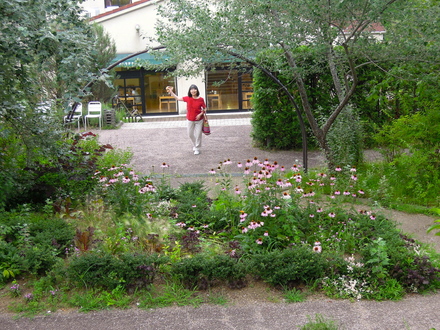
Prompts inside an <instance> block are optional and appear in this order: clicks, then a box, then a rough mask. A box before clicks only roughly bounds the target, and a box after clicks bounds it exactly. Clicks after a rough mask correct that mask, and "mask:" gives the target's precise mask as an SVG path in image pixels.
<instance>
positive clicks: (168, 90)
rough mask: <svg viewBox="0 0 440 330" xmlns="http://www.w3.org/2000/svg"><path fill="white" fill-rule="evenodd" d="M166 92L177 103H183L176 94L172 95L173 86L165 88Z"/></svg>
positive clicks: (181, 98)
mask: <svg viewBox="0 0 440 330" xmlns="http://www.w3.org/2000/svg"><path fill="white" fill-rule="evenodd" d="M166 90H167V92H168V93H170V95H171V96H172V97H174V98H175V99H176V100H177V101H183V97H180V96H177V95H176V94H174V92H173V86H167V87H166Z"/></svg>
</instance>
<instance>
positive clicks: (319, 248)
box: [313, 245, 322, 253]
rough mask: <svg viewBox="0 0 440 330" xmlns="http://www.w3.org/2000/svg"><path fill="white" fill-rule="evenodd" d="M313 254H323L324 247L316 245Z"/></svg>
mask: <svg viewBox="0 0 440 330" xmlns="http://www.w3.org/2000/svg"><path fill="white" fill-rule="evenodd" d="M313 252H316V253H321V252H322V246H320V245H315V246H314V247H313Z"/></svg>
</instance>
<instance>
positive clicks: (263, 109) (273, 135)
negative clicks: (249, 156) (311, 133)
mask: <svg viewBox="0 0 440 330" xmlns="http://www.w3.org/2000/svg"><path fill="white" fill-rule="evenodd" d="M253 85H254V95H253V96H252V103H253V105H254V112H253V114H252V133H251V136H252V139H253V141H254V142H255V143H256V144H257V145H258V146H260V147H263V148H267V149H280V150H282V149H293V148H300V147H301V146H302V135H301V129H300V125H299V121H298V117H297V114H296V112H295V110H294V108H293V105H292V103H291V102H290V101H289V99H288V97H287V95H285V93H284V92H283V91H281V90H280V89H279V86H278V85H276V84H275V83H274V82H273V81H272V80H271V79H270V78H268V77H267V76H265V75H264V73H262V72H260V71H259V70H254V74H253Z"/></svg>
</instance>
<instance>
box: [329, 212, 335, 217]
mask: <svg viewBox="0 0 440 330" xmlns="http://www.w3.org/2000/svg"><path fill="white" fill-rule="evenodd" d="M328 216H329V217H330V218H334V217H335V216H336V214H335V213H333V212H330V213H329V214H328Z"/></svg>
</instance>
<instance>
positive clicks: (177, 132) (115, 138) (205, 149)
mask: <svg viewBox="0 0 440 330" xmlns="http://www.w3.org/2000/svg"><path fill="white" fill-rule="evenodd" d="M209 121H210V125H211V135H209V136H203V138H202V141H203V142H202V144H203V145H202V148H201V153H200V155H194V154H193V150H192V145H191V142H190V140H189V138H188V136H187V133H186V119H185V117H184V116H172V117H149V118H146V119H144V122H140V123H124V124H123V125H122V127H120V128H119V129H117V130H102V131H99V130H97V131H94V132H95V133H96V134H98V135H99V139H100V141H101V142H102V143H109V144H111V145H112V146H114V147H118V148H121V149H130V150H131V151H133V153H134V154H135V157H134V159H133V161H132V166H133V167H134V169H135V170H137V171H139V172H141V173H143V174H145V175H148V174H151V173H158V172H159V173H162V169H161V168H160V165H161V164H163V163H166V164H168V165H169V166H170V167H169V168H168V169H167V173H168V174H174V175H177V176H206V175H208V173H209V171H210V170H211V169H217V168H218V166H219V163H220V162H223V161H225V160H227V159H230V160H231V161H232V162H233V165H231V166H229V167H228V168H227V169H226V170H227V171H229V172H230V173H235V174H238V173H242V170H241V169H239V168H238V167H237V163H238V162H241V163H245V162H246V160H247V159H252V158H254V157H257V158H258V159H259V160H262V161H263V160H265V159H269V160H270V161H271V162H274V161H277V162H278V163H279V164H280V165H284V166H285V167H288V168H289V167H291V166H292V165H293V164H303V153H302V151H267V150H260V149H258V148H255V147H254V146H253V143H252V139H251V137H250V134H251V125H250V121H251V118H250V113H233V114H229V115H228V116H226V115H224V114H223V115H222V114H218V115H214V114H213V115H209ZM323 164H324V158H323V157H322V155H321V153H320V152H316V151H314V152H309V154H308V165H309V167H315V166H319V165H323Z"/></svg>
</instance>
